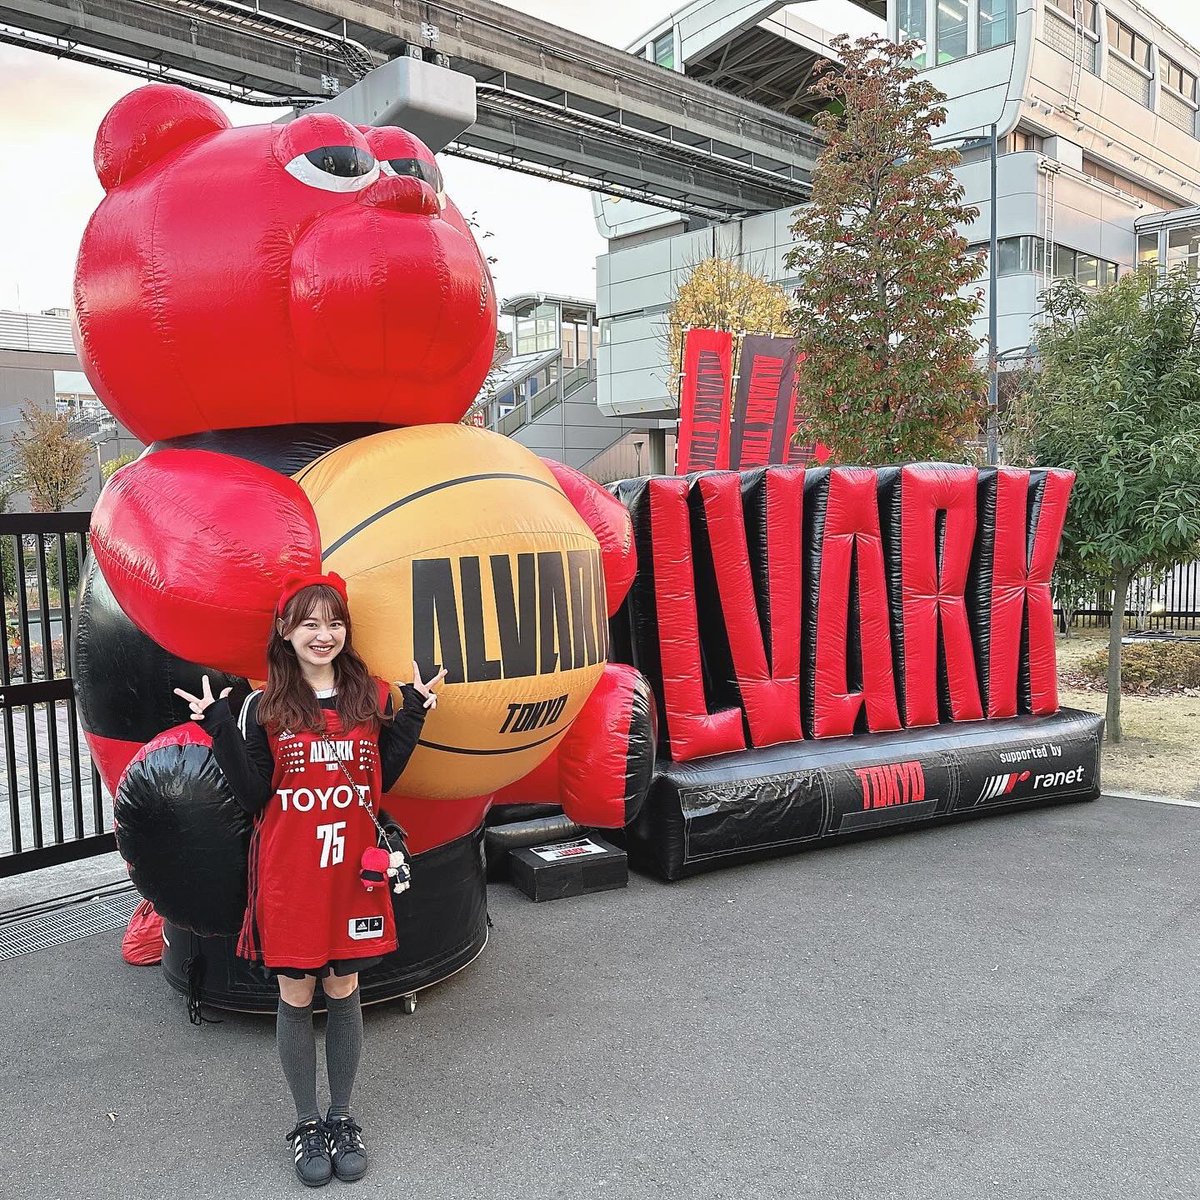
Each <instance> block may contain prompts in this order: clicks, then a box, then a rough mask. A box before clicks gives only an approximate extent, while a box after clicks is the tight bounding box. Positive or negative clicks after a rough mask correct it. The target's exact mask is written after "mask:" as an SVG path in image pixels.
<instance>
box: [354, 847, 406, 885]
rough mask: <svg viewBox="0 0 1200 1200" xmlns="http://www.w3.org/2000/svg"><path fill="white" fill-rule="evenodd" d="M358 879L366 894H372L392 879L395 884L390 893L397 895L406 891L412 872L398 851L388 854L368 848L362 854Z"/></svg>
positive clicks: (381, 850) (376, 848)
mask: <svg viewBox="0 0 1200 1200" xmlns="http://www.w3.org/2000/svg"><path fill="white" fill-rule="evenodd" d="M358 877H359V878H360V879H361V880H362V885H363V887H364V888H366V889H367V891H368V892H373V891H374V890H375V889H376V888H377V887H380V886H382V885H385V884H386V883H387V881H388V880H389V879H394V880H395V881H396V882H395V883H394V884H393V885H392V891H394V892H395V893H396V894H397V895H399V894H400V893H401V892H403V891H406V890H407V889H408V885H409V881H410V880H411V878H412V871H411V869H410V868H409V865H408V861H407V860H406V859H405V857H404V855H403V854H402V853H401V852H400V851H399V850H393V851H392V852H391V853H388V851H387V850H384V849H382V848H381V847H378V846H368V847H367V849H366V850H364V851H363V854H362V864H361V866H360V867H359V872H358Z"/></svg>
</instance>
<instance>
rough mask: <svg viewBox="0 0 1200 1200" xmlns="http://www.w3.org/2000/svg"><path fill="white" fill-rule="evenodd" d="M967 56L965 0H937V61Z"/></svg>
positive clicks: (942, 61)
mask: <svg viewBox="0 0 1200 1200" xmlns="http://www.w3.org/2000/svg"><path fill="white" fill-rule="evenodd" d="M966 56H967V0H937V61H938V62H939V63H947V62H953V61H954V60H955V59H956V58H966Z"/></svg>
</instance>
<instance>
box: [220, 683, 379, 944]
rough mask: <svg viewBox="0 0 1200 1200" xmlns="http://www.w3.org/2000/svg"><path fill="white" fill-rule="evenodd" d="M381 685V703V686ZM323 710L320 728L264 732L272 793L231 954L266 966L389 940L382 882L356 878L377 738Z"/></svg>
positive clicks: (373, 791)
mask: <svg viewBox="0 0 1200 1200" xmlns="http://www.w3.org/2000/svg"><path fill="white" fill-rule="evenodd" d="M379 688H380V707H383V705H384V704H385V702H386V699H387V685H386V684H384V683H383V682H382V681H379ZM324 715H325V725H326V733H325V734H324V735H322V734H319V733H308V732H300V733H292V732H290V731H288V730H284V731H282V732H280V733H278V734H276V733H271V732H269V731H268V734H267V736H268V739H269V741H270V747H271V753H272V755H273V756H274V760H275V770H274V775H273V777H272V780H271V787H272V793H273V794H272V796H271V799H270V800H269V801H268V803H267V806H266V808H264V809H263V810H262V812H261V813H260V814H259V815H258V818H257V820H256V821H255V825H254V832H253V834H252V836H251V839H250V858H249V879H248V892H249V895H248V899H247V904H246V916H245V920H244V921H243V924H242V933H241V937H240V938H239V939H238V954H240V955H241V956H242V957H244V958H252V959H261V960H262V961H263V962H264V963H266V965H267V966H268V967H278V966H288V967H299V968H305V967H312V968H317V967H321V966H324V965H325V964H326V963H327V962H330V961H332V960H333V959H345V958H369V957H374V956H375V955H380V954H387V953H388V952H389V951H391V950H394V949H395V948H396V928H395V922H394V919H393V916H392V904H391V892H390V890H389V889H388V888H387V887H377V888H375V890H374V891H371V892H368V891H367V890H366V889H365V888H364V887H363V885H362V882H361V880H360V878H359V864H360V860H361V858H362V852H363V851H364V850H365V849H366V848H367V847H368V846H373V845H374V844H375V840H376V836H377V834H376V830H375V825H374V823H373V822H372V820H371V814H370V813H369V812H368V811H367V809H366V807H365V805H364V804H363V800H362V797H363V796H366V797H368V798H369V799H370V802H371V803H372V804H373V805H374V806H375V808H376V812H378V807H379V799H380V794H381V783H382V779H381V768H380V759H379V737H378V735H377V734H376V733H374V732H372V731H371V730H370V729H369V728H367V727H365V726H360V727H359V728H357V729H352V730H350V731H349V732H346V731H344V730H343V729H342V727H341V722H340V721H339V719H338V715H337V712H336V711H335V710H332V709H325V710H324ZM343 768H344V770H343ZM347 776H349V778H347ZM351 784H353V787H352V786H351Z"/></svg>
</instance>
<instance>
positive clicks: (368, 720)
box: [258, 583, 383, 733]
mask: <svg viewBox="0 0 1200 1200" xmlns="http://www.w3.org/2000/svg"><path fill="white" fill-rule="evenodd" d="M321 611H324V612H325V613H326V614H327V615H328V617H329V619H330V620H338V621H341V622H342V623H343V624H344V625H345V626H346V643H345V645H344V646H343V647H342V650H341V653H340V654H339V655H338V656H337V658H335V659H334V660H333V686H334V687H335V688H337V696H336V697H335V698H334V706H335V707H336V709H337V715H338V718H339V720H340V721H341V723H342V729H343V730H345V731H347V732H348V731H349V730H351V729H353V728H355V726H358V725H366V726H367V727H368V728H370V729H371V730H372V732H375V731H377V730H378V729H379V724H380V722H381V721H382V720H383V714H382V713H381V712H380V710H379V693H378V690H377V687H376V684H375V680H374V679H372V678H371V673H370V671H368V670H367V664H366V663H365V662H363V660H362V659H361V658H360V657H359V656H358V652H357V651H356V650H355V649H354V647H353V646H352V645H351V643H350V613H349V610H348V609H347V608H346V603H345V601H344V600H343V599H342V597H341V594H340V593H339V592H338V591H337V589H336V588H331V587H330V586H329V585H328V584H324V583H315V584H313V585H312V586H311V587H306V588H303V589H302V590H301V591H299V592H297V593H296V594H295V595H294V596H293V597H292V598H291V599H290V600H289V601H288V602H287V604H286V605H285V606H284V610H283V633H282V634H281V633H280V631H279V624H278V622H276V623H274V624H273V625H272V627H271V640H270V641H269V642H268V643H267V682H266V686H265V687H264V688H263V695H262V700H261V701H260V702H259V706H258V719H259V723H260V724H261V725H263V726H264V727H265V728H267V729H270V730H272V731H273V732H276V733H278V732H279V731H280V730H282V729H290V730H291V731H292V732H293V733H294V732H297V731H299V730H309V731H311V732H313V733H321V732H322V731H323V730H324V728H325V717H324V715H323V714H322V712H321V706H320V702H319V701H318V700H317V697H316V693H314V691H313V689H312V685H311V684H309V683H308V681H307V680H306V679H305V678H304V674H303V673H302V671H301V670H300V663H299V660H298V659H297V658H296V652H295V650H293V649H292V644H291V642H289V641H286V640H285V637H286V635H288V634H290V633H292V631H293V630H294V629H295V628H296V627H297V626H298V625H300V624H301V623H302V622H304V621H307V620H308V618H309V617H310V616H312V615H313V614H314V613H319V612H321Z"/></svg>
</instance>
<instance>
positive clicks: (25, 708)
mask: <svg viewBox="0 0 1200 1200" xmlns="http://www.w3.org/2000/svg"><path fill="white" fill-rule="evenodd" d="M90 516H91V514H90V513H49V514H44V515H43V514H28V513H20V514H15V515H8V514H0V568H2V574H3V580H2V588H0V590H2V594H3V613H4V636H3V639H0V745H2V747H3V762H4V765H3V770H4V773H5V778H6V783H7V790H8V803H7V804H6V805H5V806H4V808H3V815H0V876H7V875H14V874H17V873H18V872H21V871H31V870H35V869H36V868H38V867H46V866H52V865H53V864H55V863H61V862H69V861H72V860H74V859H79V858H86V857H88V856H90V855H93V854H103V853H106V852H107V851H109V850H113V849H115V848H116V842H115V839H114V837H113V834H112V800H111V798H110V797H109V796H108V794H107V793H106V792H105V790H104V786H103V784H102V783H101V782H100V776H99V774H98V773H97V771H96V769H95V767H94V766H93V765H92V762H91V758H90V757H89V755H88V752H87V746H86V743H85V742H84V740H83V735H82V733H81V732H80V729H79V722H78V720H77V719H76V713H75V694H74V688H73V682H72V679H71V672H70V661H69V655H70V646H71V621H72V618H73V614H74V611H75V602H76V598H77V596H78V590H79V581H80V579H81V578H82V575H83V561H84V557H85V556H86V554H87V529H88V521H89V518H90Z"/></svg>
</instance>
